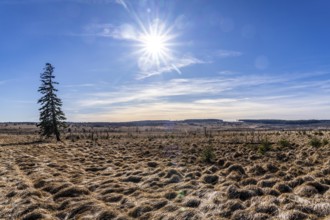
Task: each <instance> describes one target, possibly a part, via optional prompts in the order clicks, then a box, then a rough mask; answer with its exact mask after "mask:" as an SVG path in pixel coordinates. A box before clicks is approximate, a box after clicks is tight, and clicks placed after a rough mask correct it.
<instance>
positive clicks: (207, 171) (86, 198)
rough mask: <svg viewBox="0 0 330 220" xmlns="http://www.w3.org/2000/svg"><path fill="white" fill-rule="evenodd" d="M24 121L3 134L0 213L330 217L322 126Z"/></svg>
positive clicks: (329, 158) (329, 148)
mask: <svg viewBox="0 0 330 220" xmlns="http://www.w3.org/2000/svg"><path fill="white" fill-rule="evenodd" d="M17 126H18V125H17ZM27 127H28V126H27ZM27 127H22V128H20V129H21V130H19V129H17V128H15V129H16V132H17V134H15V133H14V132H12V133H10V132H9V133H10V134H9V133H7V134H1V135H0V219H26V220H27V219H118V220H119V219H163V220H165V219H166V220H169V219H196V220H197V219H241V220H244V219H251V220H252V219H255V220H257V219H288V220H294V219H297V220H298V219H330V190H329V188H330V145H329V144H328V143H326V142H325V141H323V140H330V132H329V131H322V132H318V131H304V132H302V131H275V130H273V131H260V132H250V131H244V130H242V131H222V132H221V131H219V132H212V134H211V135H208V133H207V132H206V133H204V130H203V127H202V128H201V129H200V133H198V132H195V133H194V132H193V130H189V129H187V130H184V131H183V132H181V133H177V132H174V133H167V132H165V131H164V130H161V131H160V132H158V133H154V134H153V133H152V132H151V131H150V129H149V130H147V129H146V128H135V127H134V128H132V129H131V132H128V130H127V131H125V132H119V130H112V132H108V133H107V132H106V131H104V132H103V133H99V134H97V132H95V135H94V134H93V135H91V133H90V132H88V129H84V130H87V131H86V132H85V133H84V132H82V131H81V130H79V132H76V133H75V134H71V136H70V134H69V133H68V134H67V138H66V139H65V140H64V141H63V142H60V143H56V142H52V141H43V142H39V141H38V140H39V139H38V136H36V135H35V134H34V132H35V131H34V130H33V129H31V128H30V129H28V128H27ZM80 129H82V128H80ZM180 129H181V130H182V128H180ZM9 130H10V129H9ZM74 130H75V128H72V131H70V132H73V131H74ZM154 130H155V129H154ZM24 131H26V132H24ZM108 131H109V129H108ZM92 136H93V137H92ZM313 137H316V138H317V139H319V140H320V141H321V142H322V141H323V143H322V145H321V146H318V147H315V146H314V147H313V146H311V144H310V140H311V138H313ZM265 140H267V142H268V143H269V145H271V146H270V149H263V148H262V147H261V146H262V144H263V142H265ZM280 140H282V142H279V141H280ZM283 140H286V141H283ZM210 146H211V147H212V148H213V150H212V149H210V152H212V153H214V156H215V157H214V158H212V159H211V162H210V163H208V162H205V161H204V160H203V156H205V154H206V153H207V152H206V151H205V149H207V148H208V147H210Z"/></svg>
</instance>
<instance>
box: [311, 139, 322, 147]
mask: <svg viewBox="0 0 330 220" xmlns="http://www.w3.org/2000/svg"><path fill="white" fill-rule="evenodd" d="M309 144H310V145H311V146H312V147H321V145H322V143H321V141H320V139H318V138H317V137H313V138H312V139H311V140H310V141H309Z"/></svg>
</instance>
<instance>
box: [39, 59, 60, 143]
mask: <svg viewBox="0 0 330 220" xmlns="http://www.w3.org/2000/svg"><path fill="white" fill-rule="evenodd" d="M53 72H54V67H53V66H52V65H51V64H50V63H46V66H45V68H44V72H43V73H41V75H40V78H41V83H42V84H41V86H40V87H39V90H38V92H40V93H41V94H42V95H43V96H42V97H41V98H40V99H39V100H38V103H39V104H41V108H39V111H40V117H39V120H40V123H38V127H40V135H41V136H46V137H51V136H52V135H55V136H56V140H57V141H61V138H60V131H61V130H62V129H63V128H65V127H66V125H65V120H66V118H65V115H64V113H63V111H62V110H61V107H62V101H61V99H60V98H58V97H57V95H56V92H57V91H58V90H57V89H56V88H55V87H54V85H55V84H58V82H55V81H54V78H55V76H54V75H53Z"/></svg>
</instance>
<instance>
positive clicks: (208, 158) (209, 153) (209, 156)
mask: <svg viewBox="0 0 330 220" xmlns="http://www.w3.org/2000/svg"><path fill="white" fill-rule="evenodd" d="M214 159H215V154H214V149H213V147H212V146H211V145H208V146H207V147H206V148H204V149H203V151H202V161H203V162H207V163H213V162H214Z"/></svg>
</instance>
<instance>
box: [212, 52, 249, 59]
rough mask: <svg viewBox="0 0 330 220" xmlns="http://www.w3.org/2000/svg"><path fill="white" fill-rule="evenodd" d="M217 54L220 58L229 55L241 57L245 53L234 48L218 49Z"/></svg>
mask: <svg viewBox="0 0 330 220" xmlns="http://www.w3.org/2000/svg"><path fill="white" fill-rule="evenodd" d="M215 55H216V56H217V57H220V58H227V57H239V56H242V55H243V53H242V52H240V51H234V50H218V51H216V52H215Z"/></svg>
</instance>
